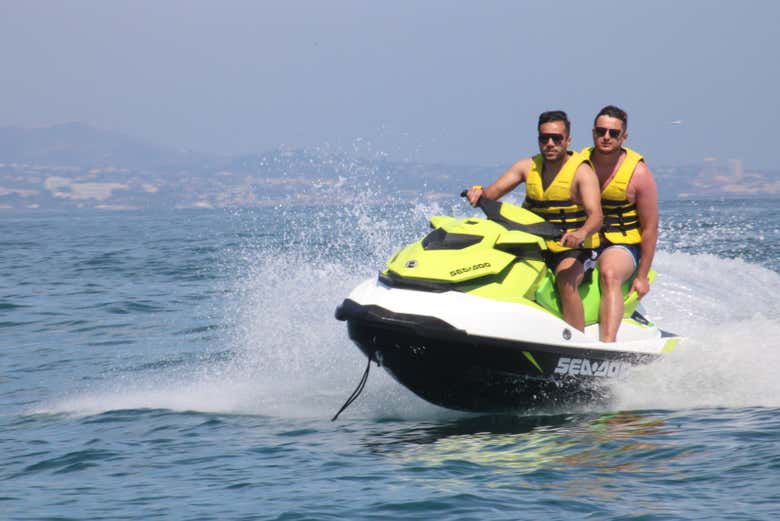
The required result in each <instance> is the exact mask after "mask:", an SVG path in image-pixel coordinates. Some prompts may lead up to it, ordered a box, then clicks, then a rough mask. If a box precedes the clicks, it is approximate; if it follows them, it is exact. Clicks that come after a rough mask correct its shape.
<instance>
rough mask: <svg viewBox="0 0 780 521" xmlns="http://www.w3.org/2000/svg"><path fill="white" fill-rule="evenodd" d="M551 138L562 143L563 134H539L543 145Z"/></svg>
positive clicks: (554, 141)
mask: <svg viewBox="0 0 780 521" xmlns="http://www.w3.org/2000/svg"><path fill="white" fill-rule="evenodd" d="M551 139H552V140H553V143H555V144H556V145H560V144H561V143H563V134H539V143H541V144H542V145H545V144H547V142H548V141H549V140H551Z"/></svg>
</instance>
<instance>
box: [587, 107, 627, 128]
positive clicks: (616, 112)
mask: <svg viewBox="0 0 780 521" xmlns="http://www.w3.org/2000/svg"><path fill="white" fill-rule="evenodd" d="M601 116H609V117H611V118H617V119H619V120H620V121H622V122H623V130H626V129H627V128H628V114H626V111H625V110H623V109H621V108H620V107H616V106H614V105H607V106H606V107H604V108H603V109H601V110H600V111H599V113H598V114H596V117H595V118H593V126H594V127H595V126H596V120H597V119H599V118H600V117H601Z"/></svg>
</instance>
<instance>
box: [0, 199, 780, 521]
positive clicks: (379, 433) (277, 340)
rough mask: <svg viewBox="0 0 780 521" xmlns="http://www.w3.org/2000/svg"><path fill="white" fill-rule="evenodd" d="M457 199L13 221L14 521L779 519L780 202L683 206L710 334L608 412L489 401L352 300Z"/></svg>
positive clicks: (638, 375) (9, 232)
mask: <svg viewBox="0 0 780 521" xmlns="http://www.w3.org/2000/svg"><path fill="white" fill-rule="evenodd" d="M476 212H477V210H472V209H471V208H468V207H466V206H465V205H464V204H463V203H462V202H461V201H460V200H459V199H458V198H457V197H453V198H452V200H448V199H446V198H443V199H436V200H428V199H422V198H421V199H420V200H419V201H396V202H383V203H378V202H376V201H370V200H368V199H367V198H366V199H363V200H362V201H355V202H353V203H351V204H343V205H342V204H337V203H336V202H335V201H334V204H333V205H332V206H318V207H303V206H284V207H268V208H259V209H253V210H197V211H196V210H169V211H159V212H151V211H147V212H141V211H121V212H120V211H116V212H98V211H72V212H68V213H46V212H28V213H13V212H6V213H0V519H4V520H6V519H7V520H71V519H73V520H86V519H89V520H100V519H132V520H135V519H139V520H140V519H144V520H146V519H174V520H203V519H230V520H233V519H235V520H280V521H281V520H289V521H292V520H339V521H342V520H345V519H356V520H363V519H447V520H484V519H489V520H492V521H496V520H518V519H521V520H524V519H533V520H536V519H545V520H571V519H599V520H601V519H604V520H677V519H685V520H688V519H709V520H715V519H718V520H719V519H744V520H748V519H750V520H755V519H758V520H764V519H778V516H780V514H778V512H780V376H778V375H779V374H780V373H779V372H780V318H779V317H780V303H779V302H778V295H780V204H778V200H777V199H766V200H707V201H704V200H698V201H693V200H692V201H673V202H662V203H661V238H660V244H659V251H658V254H657V256H656V261H655V268H656V270H657V271H658V273H659V275H658V278H657V279H656V282H655V284H654V286H653V289H652V291H651V292H650V294H649V295H648V296H647V297H646V299H645V307H646V308H647V310H648V312H649V314H650V315H651V316H652V317H653V318H654V319H655V320H656V322H657V323H659V325H661V326H662V327H663V328H664V329H667V330H670V331H673V332H676V333H679V334H682V335H684V336H685V337H686V338H687V340H686V341H685V342H684V343H683V344H682V345H681V346H680V348H679V349H678V350H677V351H676V352H674V353H672V354H670V355H669V356H668V357H666V358H664V359H662V360H660V361H658V362H656V363H654V364H652V365H649V366H646V367H642V368H640V369H637V370H635V371H633V372H632V373H631V374H630V375H629V378H627V379H625V380H622V381H619V382H616V383H615V384H614V387H613V389H612V394H613V395H614V399H613V400H612V401H611V402H609V403H606V404H598V405H597V404H593V405H590V406H583V405H577V406H571V407H561V408H558V409H555V410H534V411H526V412H523V411H518V412H516V413H513V414H503V415H476V414H467V413H458V412H453V411H448V410H445V409H441V408H438V407H436V406H433V405H430V404H428V403H426V402H424V401H422V400H421V399H419V398H417V397H416V396H414V395H413V394H411V393H410V392H409V391H407V390H405V389H404V388H402V387H401V386H400V385H398V384H397V383H396V382H395V381H394V380H392V379H391V378H390V377H389V376H387V375H386V374H385V373H384V372H383V371H381V370H377V369H376V368H375V369H373V370H372V373H371V376H370V378H369V381H368V385H367V386H366V389H365V391H364V392H363V394H362V395H361V396H360V398H359V399H358V400H357V401H356V402H355V403H354V404H353V405H352V406H351V407H350V408H348V409H347V410H346V411H345V412H344V413H343V414H342V415H341V417H340V418H339V419H338V420H337V421H335V422H331V421H330V419H331V417H332V416H333V414H334V413H335V412H336V411H337V410H338V408H339V407H340V406H341V405H342V403H343V402H344V400H345V399H346V398H347V397H348V396H349V394H350V393H351V392H352V390H353V389H354V388H355V386H356V385H357V383H358V381H359V379H360V376H361V374H362V371H363V369H364V367H365V357H363V355H362V354H361V353H360V352H359V351H358V349H357V348H356V347H355V346H354V345H352V343H351V341H350V340H349V338H348V337H347V332H346V328H345V325H344V323H342V322H338V321H336V320H335V319H334V316H333V314H334V310H335V308H336V306H337V305H338V304H339V303H340V302H341V300H342V299H343V298H344V297H345V296H346V295H347V294H348V293H349V291H350V290H351V288H352V287H354V286H355V285H356V284H357V283H358V282H360V281H361V280H363V279H365V278H368V277H372V276H375V275H376V273H377V271H378V270H379V269H380V268H382V267H383V265H384V262H385V260H386V259H387V258H388V257H389V256H390V255H391V254H392V253H393V252H394V250H395V249H396V248H397V247H399V246H400V245H401V244H403V243H405V242H409V241H411V240H413V239H415V238H417V237H419V236H421V235H422V234H424V233H426V232H427V228H426V226H427V225H426V218H427V217H429V216H431V215H436V214H453V213H455V214H458V215H470V214H474V215H476Z"/></svg>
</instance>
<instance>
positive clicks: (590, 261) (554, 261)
mask: <svg viewBox="0 0 780 521" xmlns="http://www.w3.org/2000/svg"><path fill="white" fill-rule="evenodd" d="M569 257H574V258H576V259H577V261H578V262H579V263H581V264H582V265H583V266H584V267H585V271H588V270H592V269H593V267H594V266H595V264H596V257H598V255H597V254H596V250H588V249H585V250H582V249H581V250H566V251H560V252H557V253H553V252H551V251H549V250H548V251H547V255H545V258H544V262H545V264H547V267H548V268H550V269H551V270H552V271H555V268H556V267H557V266H558V264H559V263H560V262H561V261H562V260H563V259H568V258H569Z"/></svg>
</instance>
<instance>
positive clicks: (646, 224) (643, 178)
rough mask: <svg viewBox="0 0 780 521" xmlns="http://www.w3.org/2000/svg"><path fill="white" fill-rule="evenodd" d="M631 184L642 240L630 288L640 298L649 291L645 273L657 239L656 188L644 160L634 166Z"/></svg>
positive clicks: (646, 273)
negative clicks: (637, 264)
mask: <svg viewBox="0 0 780 521" xmlns="http://www.w3.org/2000/svg"><path fill="white" fill-rule="evenodd" d="M631 185H632V186H631V188H633V189H634V197H635V199H634V202H635V204H636V213H637V215H638V216H639V222H640V223H641V232H642V242H641V243H640V245H639V246H640V248H641V251H642V255H641V258H640V260H639V267H638V268H637V274H636V278H635V279H634V282H633V284H632V285H631V289H632V290H634V291H636V292H637V293H638V294H639V297H640V298H641V297H643V296H645V295H646V294H647V292H648V291H650V283H649V282H648V280H647V275H648V273H650V267H651V266H652V264H653V257H654V256H655V247H656V243H657V241H658V189H657V188H656V185H655V180H653V175H652V174H651V173H650V169H649V168H648V167H647V165H646V164H645V163H644V162H640V163H639V164H638V165H637V166H636V170H635V171H634V175H633V176H632V178H631Z"/></svg>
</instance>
